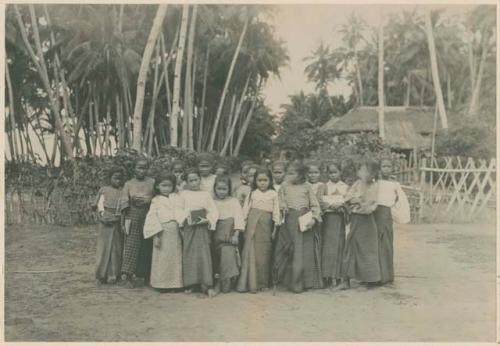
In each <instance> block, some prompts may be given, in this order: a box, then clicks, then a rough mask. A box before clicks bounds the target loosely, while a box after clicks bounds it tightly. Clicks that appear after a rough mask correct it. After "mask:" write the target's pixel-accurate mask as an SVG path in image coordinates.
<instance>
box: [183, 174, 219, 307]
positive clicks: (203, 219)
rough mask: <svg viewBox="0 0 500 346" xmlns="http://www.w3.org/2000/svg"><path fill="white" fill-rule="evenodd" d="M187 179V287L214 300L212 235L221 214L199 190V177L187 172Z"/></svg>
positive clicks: (184, 256) (185, 209)
mask: <svg viewBox="0 0 500 346" xmlns="http://www.w3.org/2000/svg"><path fill="white" fill-rule="evenodd" d="M185 177H186V187H185V189H184V190H183V191H182V192H181V197H182V198H183V199H184V203H185V204H184V211H185V214H186V216H187V224H186V225H185V226H184V228H183V230H182V233H181V235H182V240H183V243H182V271H183V280H184V286H193V285H199V286H200V288H201V290H202V291H203V292H204V293H208V295H209V296H210V297H212V296H215V291H214V290H213V289H212V286H213V271H212V258H211V253H210V234H209V232H210V231H214V230H215V227H216V224H217V219H218V218H219V213H218V211H217V207H216V206H215V204H214V201H213V199H212V197H211V196H210V194H209V193H208V192H207V191H203V190H201V189H200V180H201V177H200V173H199V172H198V171H197V170H194V169H192V170H188V171H187V173H186V176H185ZM202 215H203V216H202ZM188 292H189V291H188Z"/></svg>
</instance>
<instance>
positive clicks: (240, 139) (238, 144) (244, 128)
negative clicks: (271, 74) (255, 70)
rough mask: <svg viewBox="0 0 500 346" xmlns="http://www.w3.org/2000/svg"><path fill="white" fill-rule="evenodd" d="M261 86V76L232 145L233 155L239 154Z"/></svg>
mask: <svg viewBox="0 0 500 346" xmlns="http://www.w3.org/2000/svg"><path fill="white" fill-rule="evenodd" d="M261 86H262V78H261V79H260V80H259V83H258V85H257V89H256V90H255V96H254V99H253V100H252V105H251V106H250V109H249V110H248V115H247V117H246V119H245V122H244V123H243V126H242V128H241V131H240V134H239V136H238V141H237V142H236V146H235V147H234V152H233V156H234V157H237V156H238V155H239V154H240V149H241V144H242V143H243V139H244V138H245V135H246V133H247V130H248V125H250V121H251V120H252V115H253V111H254V109H255V104H256V103H257V99H258V96H259V91H260V88H261Z"/></svg>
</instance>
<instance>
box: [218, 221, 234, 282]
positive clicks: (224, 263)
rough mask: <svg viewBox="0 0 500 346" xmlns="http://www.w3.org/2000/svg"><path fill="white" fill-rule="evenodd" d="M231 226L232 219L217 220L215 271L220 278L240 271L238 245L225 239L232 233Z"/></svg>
mask: <svg viewBox="0 0 500 346" xmlns="http://www.w3.org/2000/svg"><path fill="white" fill-rule="evenodd" d="M233 228H234V219H233V218H229V219H225V220H219V221H218V222H217V228H216V229H215V236H214V239H215V246H214V248H215V254H216V256H215V257H216V260H217V265H216V273H217V274H219V277H220V279H221V280H227V279H231V278H233V277H235V276H238V274H239V273H240V270H239V251H238V246H236V245H233V244H231V243H230V241H227V239H229V240H230V239H231V237H232V236H233V234H234V229H233Z"/></svg>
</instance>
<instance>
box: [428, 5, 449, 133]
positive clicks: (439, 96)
mask: <svg viewBox="0 0 500 346" xmlns="http://www.w3.org/2000/svg"><path fill="white" fill-rule="evenodd" d="M425 29H426V30H425V31H426V34H427V42H428V44H429V54H430V58H431V72H432V83H433V85H434V91H435V93H436V102H437V105H438V109H439V115H440V118H441V126H442V128H443V129H444V130H447V129H448V118H447V116H446V109H445V107H444V100H443V91H442V90H441V83H440V81H439V71H438V66H437V57H436V45H435V43H434V34H433V32H432V23H431V13H430V10H427V11H426V14H425Z"/></svg>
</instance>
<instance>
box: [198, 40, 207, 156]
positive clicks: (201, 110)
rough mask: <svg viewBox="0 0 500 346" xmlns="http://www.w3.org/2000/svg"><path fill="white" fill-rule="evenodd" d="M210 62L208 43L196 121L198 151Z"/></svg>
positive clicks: (200, 142) (200, 146) (201, 140)
mask: <svg viewBox="0 0 500 346" xmlns="http://www.w3.org/2000/svg"><path fill="white" fill-rule="evenodd" d="M209 62H210V43H209V44H208V47H207V53H206V55H205V72H204V73H203V91H202V94H201V109H200V121H199V123H198V146H197V148H198V151H201V150H202V144H203V133H204V131H203V121H204V119H205V98H206V94H207V77H208V64H209Z"/></svg>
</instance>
